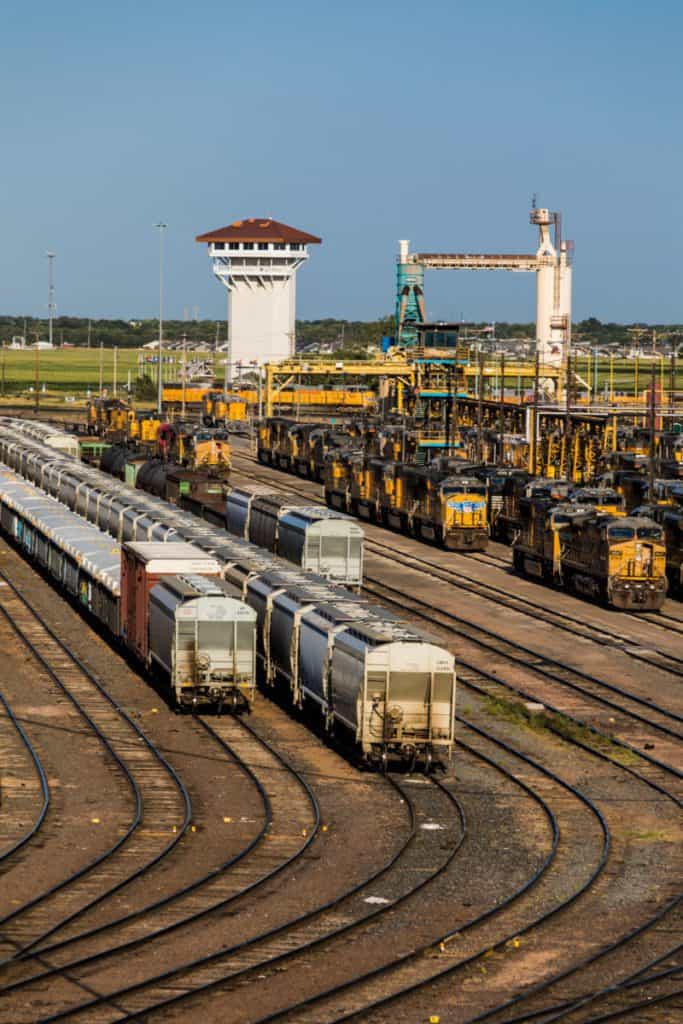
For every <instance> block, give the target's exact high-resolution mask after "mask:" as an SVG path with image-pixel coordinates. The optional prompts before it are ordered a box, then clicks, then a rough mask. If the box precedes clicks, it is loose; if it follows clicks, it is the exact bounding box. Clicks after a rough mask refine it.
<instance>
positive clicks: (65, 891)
mask: <svg viewBox="0 0 683 1024" xmlns="http://www.w3.org/2000/svg"><path fill="white" fill-rule="evenodd" d="M0 580H1V581H2V582H3V583H4V584H5V587H4V589H3V602H2V604H0V614H2V616H3V618H4V619H5V621H6V622H7V623H8V624H9V626H10V627H11V629H12V630H13V632H14V634H15V636H16V637H17V639H18V640H19V641H20V642H21V644H23V645H24V646H25V648H26V649H27V650H28V651H29V652H30V655H31V656H32V658H33V659H34V661H35V663H36V664H37V666H39V668H40V670H41V672H42V673H44V674H45V675H46V676H47V677H49V680H50V682H51V684H52V685H53V686H54V687H55V688H56V690H57V691H58V692H61V694H62V695H63V696H64V697H65V698H66V699H67V700H68V701H69V702H70V704H71V706H72V708H73V709H74V710H75V711H76V712H77V714H78V715H79V717H80V719H81V720H82V721H83V722H84V723H86V725H87V726H88V728H89V730H90V733H91V734H92V736H93V737H95V738H96V740H97V743H98V745H99V747H100V750H101V751H102V753H103V755H104V757H105V758H106V761H107V763H108V765H109V767H110V770H111V769H113V770H114V771H115V772H116V773H117V776H118V778H119V780H120V782H121V784H122V785H123V786H124V787H126V788H127V789H128V791H129V796H130V802H131V804H132V807H131V811H132V813H131V818H130V821H129V823H128V824H127V825H126V826H125V827H123V829H122V830H121V833H120V834H119V836H118V838H117V839H116V841H115V842H114V843H113V844H111V845H110V846H109V847H108V848H107V849H105V850H103V851H102V852H101V853H99V854H98V855H97V856H96V857H95V858H93V859H92V860H90V861H88V862H87V863H85V864H84V865H82V866H81V867H79V868H78V869H77V870H76V871H73V872H71V873H70V874H68V875H66V876H64V877H63V878H61V879H60V880H59V881H58V882H57V883H55V884H54V885H51V886H49V887H48V888H46V889H44V890H43V891H42V892H39V893H38V894H37V895H34V896H32V897H30V898H29V899H28V900H25V901H24V902H23V903H21V904H20V905H19V906H17V907H16V908H15V909H14V910H12V911H10V912H9V913H6V914H4V916H3V917H2V918H0V952H1V953H2V955H3V960H2V961H0V964H2V963H7V962H8V961H10V960H13V959H16V958H17V957H22V956H24V955H26V953H27V952H28V951H29V950H32V949H35V948H37V947H39V946H41V945H44V943H45V941H46V940H47V939H48V938H49V937H52V936H54V935H56V934H57V933H58V932H60V931H62V930H63V929H64V928H65V927H66V926H67V925H68V924H70V923H71V922H72V921H73V920H76V919H82V918H83V917H84V916H85V915H86V914H87V913H88V912H90V911H91V910H93V909H94V908H96V907H98V906H99V905H100V904H101V903H102V902H103V901H104V900H106V899H108V898H109V897H111V896H112V895H113V894H114V893H116V892H118V891H119V890H120V889H122V888H123V887H124V886H126V885H128V884H129V883H131V882H132V881H133V880H135V879H137V878H139V877H141V876H142V875H144V874H145V873H146V872H148V871H150V870H151V869H152V868H153V867H154V866H155V865H157V864H158V863H159V862H160V861H161V860H162V859H163V858H164V857H165V856H167V855H168V853H170V851H171V850H172V849H173V848H174V847H175V846H176V844H177V843H178V842H179V840H180V838H181V836H182V834H183V832H184V831H185V829H186V828H187V827H188V825H189V823H190V819H191V805H190V798H189V794H188V793H187V790H186V789H185V787H184V786H183V784H182V782H181V781H180V779H179V778H178V776H177V774H176V773H175V772H174V770H173V769H172V767H171V766H170V765H169V764H168V762H167V761H166V759H165V758H164V756H163V755H162V754H161V752H160V751H159V750H158V749H157V748H156V747H155V746H154V744H153V743H152V742H151V741H150V740H149V739H148V738H147V736H146V735H145V734H144V733H143V731H142V730H141V729H140V727H139V726H138V725H136V724H135V722H134V721H133V720H132V718H131V717H130V716H129V715H128V714H127V713H126V712H125V711H124V710H123V709H122V708H119V707H117V705H116V704H115V702H114V701H113V699H112V698H111V697H110V696H109V694H108V693H107V691H106V690H105V689H104V687H103V686H102V684H101V683H100V682H99V681H98V680H97V679H96V678H95V676H94V675H93V674H92V672H90V670H89V669H88V668H87V667H86V666H85V665H84V664H83V663H82V662H81V661H80V660H79V659H78V658H77V656H76V655H75V654H74V653H73V652H72V651H71V650H70V648H68V647H67V646H66V644H64V643H63V641H61V640H60V639H59V638H58V637H57V635H56V634H55V633H54V632H53V630H52V629H51V628H50V627H49V626H48V624H47V623H46V622H45V620H44V619H43V618H42V616H41V615H40V613H39V612H38V611H37V609H35V608H34V607H33V606H32V605H31V603H30V602H29V601H28V599H27V598H26V597H25V596H24V595H23V594H22V593H21V592H20V591H19V590H18V589H17V588H16V587H15V586H14V584H13V583H12V582H11V581H10V580H9V579H8V577H7V576H6V574H5V573H2V572H0ZM143 805H144V807H145V816H144V819H143ZM152 823H153V825H154V827H153V828H152V827H150V825H151V824H152ZM160 829H162V831H161V832H160V831H159V830H160ZM174 832H175V834H174ZM169 837H170V838H169Z"/></svg>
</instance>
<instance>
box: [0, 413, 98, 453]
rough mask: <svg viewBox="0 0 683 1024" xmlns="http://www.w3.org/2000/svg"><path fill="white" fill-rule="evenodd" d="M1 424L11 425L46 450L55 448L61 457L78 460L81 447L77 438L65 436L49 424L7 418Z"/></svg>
mask: <svg viewBox="0 0 683 1024" xmlns="http://www.w3.org/2000/svg"><path fill="white" fill-rule="evenodd" d="M2 422H4V423H7V424H10V423H11V425H12V427H13V428H14V429H15V430H18V431H19V433H21V434H23V435H24V436H26V437H30V438H32V439H33V440H34V441H38V442H39V443H40V444H44V445H47V447H48V448H55V449H56V450H57V451H58V452H60V454H62V455H70V456H71V457H72V458H74V459H80V457H81V446H80V444H79V443H78V438H77V437H75V436H74V435H73V434H67V433H66V432H65V431H63V430H58V428H57V427H53V426H51V425H50V424H49V423H41V422H40V421H39V420H19V419H12V420H10V419H9V418H7V419H3V420H2Z"/></svg>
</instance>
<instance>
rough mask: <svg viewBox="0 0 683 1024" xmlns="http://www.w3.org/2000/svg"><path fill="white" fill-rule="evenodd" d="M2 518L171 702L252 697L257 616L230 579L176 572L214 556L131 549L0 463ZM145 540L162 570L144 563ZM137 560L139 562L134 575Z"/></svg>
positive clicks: (202, 565)
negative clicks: (141, 554)
mask: <svg viewBox="0 0 683 1024" xmlns="http://www.w3.org/2000/svg"><path fill="white" fill-rule="evenodd" d="M0 525H1V526H2V529H3V531H4V532H5V534H6V535H7V536H8V537H10V538H11V539H12V540H13V541H14V543H15V544H17V546H18V547H19V548H20V549H21V551H22V552H23V553H24V554H25V555H26V556H27V557H29V558H30V559H31V560H32V561H34V562H35V563H36V564H37V565H38V566H39V567H40V568H41V569H43V570H44V571H45V572H46V573H47V574H48V575H49V576H50V577H51V579H52V580H53V581H54V582H55V583H56V584H57V585H58V586H59V587H60V588H61V589H63V590H64V591H65V592H66V593H67V594H68V595H69V596H70V597H71V598H73V599H74V600H75V601H77V602H78V604H79V606H80V607H81V608H82V609H84V610H85V611H87V612H88V613H89V614H90V615H91V616H92V617H93V618H94V619H95V620H96V621H97V622H98V623H99V624H100V625H101V626H103V627H104V629H105V630H106V632H107V633H108V634H109V636H110V639H112V640H113V641H115V642H116V643H120V644H123V646H124V647H125V648H126V649H127V650H128V651H129V652H130V653H131V654H132V655H133V656H134V657H135V658H136V659H137V660H138V661H139V662H140V663H141V664H142V665H143V666H144V667H145V668H146V669H147V670H149V671H151V672H153V674H155V675H157V676H158V677H159V678H160V679H161V681H162V685H163V688H164V690H165V691H166V692H167V693H168V695H169V697H170V699H171V703H173V704H174V705H176V706H177V707H192V708H195V707H197V706H206V705H210V706H215V707H218V708H219V709H220V708H221V707H222V706H223V705H229V706H230V707H233V708H236V707H243V706H246V705H248V704H250V703H251V700H252V699H253V690H254V686H255V661H254V659H255V623H256V615H255V614H254V612H253V611H252V610H251V609H250V608H247V607H246V606H245V605H244V604H243V603H242V602H241V601H240V600H237V599H236V597H235V594H236V591H235V588H234V587H231V586H230V585H229V584H227V583H225V582H224V581H223V580H220V579H216V580H209V579H207V578H205V577H204V576H200V575H197V574H196V573H187V572H185V573H184V574H183V575H181V576H176V575H174V573H176V572H178V571H180V572H182V571H183V570H187V569H188V568H189V569H195V570H200V571H206V570H213V571H214V572H216V573H217V572H218V570H219V565H218V563H217V562H216V561H215V559H211V558H208V557H207V556H206V554H205V553H204V552H203V551H200V550H198V549H197V548H194V547H192V545H190V544H151V545H150V544H147V545H137V546H136V545H131V546H130V550H129V551H126V545H124V547H123V552H122V550H121V547H120V546H119V545H118V544H117V543H116V542H114V541H112V538H111V537H109V536H107V534H106V533H102V531H101V530H99V529H98V528H97V527H95V526H92V525H91V524H90V523H88V522H86V521H85V520H84V519H83V518H82V517H81V516H78V515H76V514H75V513H74V512H71V511H70V510H69V509H67V508H65V506H64V505H62V504H61V503H60V502H59V501H57V500H56V499H55V498H52V497H50V496H49V495H46V494H44V493H43V492H42V491H40V490H39V489H38V488H37V487H34V486H33V485H32V484H29V483H27V481H25V480H23V479H22V478H21V477H20V476H18V475H17V474H16V473H14V472H12V471H11V470H9V469H1V470H0ZM140 548H143V549H145V552H144V553H145V554H146V556H147V559H146V565H147V566H148V567H149V566H150V565H151V566H152V567H153V569H154V573H153V574H152V573H151V572H150V573H149V574H146V573H143V572H141V571H140V565H141V564H142V562H141V560H140V558H139V551H138V549H140ZM152 549H154V550H152ZM159 549H161V551H160V550H159ZM122 554H123V567H124V571H123V572H122ZM160 555H163V558H160ZM131 559H133V563H134V564H135V566H136V569H135V570H134V571H133V572H129V573H128V574H127V575H126V572H125V567H126V564H130V560H131ZM155 560H156V561H155ZM122 596H123V600H122ZM135 598H137V600H135ZM131 621H132V622H133V627H131V626H130V622H131ZM127 624H128V626H129V628H128V629H127V628H126V626H127ZM135 626H137V628H134V627H135Z"/></svg>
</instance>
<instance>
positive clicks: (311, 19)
mask: <svg viewBox="0 0 683 1024" xmlns="http://www.w3.org/2000/svg"><path fill="white" fill-rule="evenodd" d="M682 29H683V11H682V8H681V5H680V4H679V3H676V4H674V3H672V2H667V0H659V2H656V3H653V4H651V5H646V4H643V3H634V2H632V0H621V2H613V0H607V2H600V0H593V2H585V0H577V2H574V3H572V4H565V5H559V4H548V3H547V2H546V3H542V2H535V0H517V2H511V0H510V2H502V0H494V2H486V0H482V2H480V3H477V4H475V3H474V2H462V0H450V2H435V0H422V2H421V3H414V2H413V3H406V2H404V0H393V2H392V3H384V2H380V3H378V2H376V0H375V2H373V0H366V2H365V3H359V2H357V0H346V2H345V3H343V4H336V5H330V4H326V3H324V2H320V0H318V2H312V0H304V2H301V0H291V2H289V3H282V2H279V3H276V2H272V0H261V2H260V3H257V4H249V5H247V4H244V3H243V2H240V3H237V2H235V0H222V2H205V0H196V2H195V3H194V4H188V3H182V4H180V3H177V2H176V0H164V2H163V3H162V2H159V0H140V2H138V3H130V2H129V0H120V2H119V3H118V4H111V5H107V6H106V7H104V6H103V5H102V6H101V5H98V4H92V3H83V2H75V0H60V3H55V2H54V0H51V2H50V3H46V2H44V0H37V2H34V3H32V4H26V3H23V2H22V3H19V2H17V0H6V3H5V4H4V5H3V14H2V35H1V38H2V49H1V51H0V97H1V99H0V139H1V140H2V164H1V166H2V171H1V172H0V182H1V183H2V190H1V192H0V312H5V313H29V314H35V315H45V308H46V302H47V297H46V289H47V267H46V259H45V257H44V252H45V250H46V249H47V248H52V249H54V250H55V251H56V253H57V260H56V281H57V304H58V309H59V312H61V313H65V314H73V315H84V316H125V317H134V316H155V315H156V310H157V288H158V284H157V273H158V263H157V260H158V255H157V254H158V239H157V235H156V232H155V231H154V228H153V225H154V223H155V222H157V221H158V220H159V219H163V220H164V221H166V222H167V223H168V225H169V228H168V232H167V238H166V255H167V260H166V265H167V272H166V293H167V300H166V310H167V314H168V315H169V316H175V317H181V316H182V315H183V311H184V309H190V310H191V309H192V308H193V307H195V306H197V307H199V312H200V316H202V317H220V316H224V313H225V292H224V290H223V288H222V286H220V285H219V284H218V282H217V281H215V279H214V278H213V277H212V275H211V273H210V268H209V261H208V257H207V255H206V252H205V251H204V249H203V247H202V246H199V245H197V244H196V243H195V242H194V236H195V234H198V233H200V232H202V231H206V230H209V229H211V228H215V227H219V226H222V225H224V224H227V223H229V222H230V221H232V220H234V219H236V218H239V217H244V216H250V215H254V216H268V215H272V216H274V217H276V218H278V219H280V220H284V221H286V222H288V223H290V224H294V225H295V226H297V227H301V228H303V229H305V230H308V231H311V232H313V233H315V234H319V235H321V236H322V237H323V240H324V244H323V245H322V246H320V247H315V248H314V249H313V252H312V257H311V260H310V262H309V264H308V266H307V267H305V268H304V269H302V270H301V272H300V273H299V278H298V315H299V316H300V317H302V318H307V319H311V318H316V317H322V316H343V317H347V318H349V319H355V318H370V317H374V316H377V315H380V314H382V313H385V312H388V311H390V310H391V309H392V306H393V288H394V258H395V251H396V242H397V239H399V238H409V239H410V240H411V243H412V246H413V247H414V248H415V249H422V250H431V251H435V250H441V251H449V250H450V251H463V250H464V251H475V252H476V251H479V252H505V251H512V252H514V251H517V252H520V251H530V250H532V249H533V248H534V247H535V238H536V235H535V231H534V230H532V229H531V227H530V226H529V224H528V210H529V204H530V196H531V195H532V193H534V192H537V193H538V196H539V203H540V204H541V205H547V206H550V208H551V209H560V210H562V212H563V216H564V224H565V234H566V235H567V236H568V237H570V238H573V239H574V240H575V243H576V264H575V290H574V315H575V319H580V318H582V317H585V316H589V315H595V316H598V317H600V318H601V319H604V320H628V321H631V320H639V319H642V320H653V321H654V320H657V321H662V322H675V321H679V322H680V321H681V320H683V301H682V297H681V288H680V278H681V265H682V264H683V243H682V241H681V229H680V224H681V219H682V214H683V199H682V198H681V195H682V189H681V181H682V180H683V174H682V171H683V167H682V162H683V161H682V153H683V136H682V135H681V131H680V109H681V102H682V99H683V96H682V88H681V84H682V74H683V73H682V72H681V61H680V41H681V37H682ZM426 292H427V310H428V312H429V313H430V314H433V315H434V316H438V317H442V318H447V317H460V315H461V314H462V315H463V316H464V317H465V318H466V319H468V320H479V319H498V320H503V319H510V320H516V319H526V320H531V319H533V316H534V285H533V280H532V279H531V277H530V276H527V275H512V274H500V273H499V274H482V273H479V274H476V273H466V274H463V273H456V274H453V273H436V272H432V273H430V274H429V275H428V277H427V284H426Z"/></svg>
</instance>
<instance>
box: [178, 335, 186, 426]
mask: <svg viewBox="0 0 683 1024" xmlns="http://www.w3.org/2000/svg"><path fill="white" fill-rule="evenodd" d="M182 377H183V381H182V391H183V397H182V402H181V411H180V415H181V418H182V419H185V388H186V386H187V334H183V368H182Z"/></svg>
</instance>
